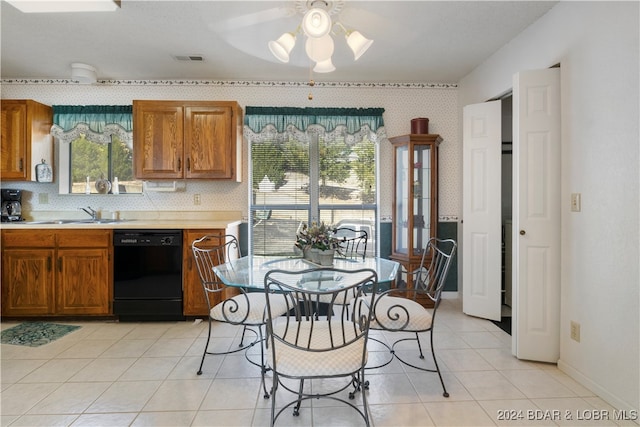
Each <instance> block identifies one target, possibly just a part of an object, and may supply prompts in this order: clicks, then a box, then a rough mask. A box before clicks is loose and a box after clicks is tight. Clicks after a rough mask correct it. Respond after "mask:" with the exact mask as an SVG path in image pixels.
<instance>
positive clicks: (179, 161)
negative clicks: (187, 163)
mask: <svg viewBox="0 0 640 427" xmlns="http://www.w3.org/2000/svg"><path fill="white" fill-rule="evenodd" d="M181 170H182V160H181V159H180V157H178V172H180V171H181Z"/></svg>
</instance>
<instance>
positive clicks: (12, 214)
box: [0, 188, 22, 222]
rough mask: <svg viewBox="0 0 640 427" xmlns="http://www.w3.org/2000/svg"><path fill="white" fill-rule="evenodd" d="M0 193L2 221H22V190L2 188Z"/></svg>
mask: <svg viewBox="0 0 640 427" xmlns="http://www.w3.org/2000/svg"><path fill="white" fill-rule="evenodd" d="M0 191H1V193H2V214H1V216H0V220H1V221H2V222H13V221H22V190H10V189H8V188H3V189H2V190H0Z"/></svg>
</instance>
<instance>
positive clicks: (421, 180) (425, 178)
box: [412, 145, 431, 255]
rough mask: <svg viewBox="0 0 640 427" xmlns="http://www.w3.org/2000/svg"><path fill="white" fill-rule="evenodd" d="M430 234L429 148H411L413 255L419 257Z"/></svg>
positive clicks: (425, 146) (419, 146)
mask: <svg viewBox="0 0 640 427" xmlns="http://www.w3.org/2000/svg"><path fill="white" fill-rule="evenodd" d="M430 234H431V146H430V145H414V146H413V239H412V243H413V245H412V251H413V255H420V254H421V253H422V249H423V248H424V246H425V245H426V244H427V241H428V240H429V237H430Z"/></svg>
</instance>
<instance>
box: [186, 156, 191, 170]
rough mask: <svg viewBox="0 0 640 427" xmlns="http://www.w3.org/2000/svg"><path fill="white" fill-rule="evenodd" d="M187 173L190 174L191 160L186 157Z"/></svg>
mask: <svg viewBox="0 0 640 427" xmlns="http://www.w3.org/2000/svg"><path fill="white" fill-rule="evenodd" d="M187 171H189V172H191V158H189V157H187Z"/></svg>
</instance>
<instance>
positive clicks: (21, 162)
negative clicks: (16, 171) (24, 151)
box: [18, 159, 24, 171]
mask: <svg viewBox="0 0 640 427" xmlns="http://www.w3.org/2000/svg"><path fill="white" fill-rule="evenodd" d="M18 167H19V168H20V170H21V171H22V170H24V159H20V164H19V166H18Z"/></svg>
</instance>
